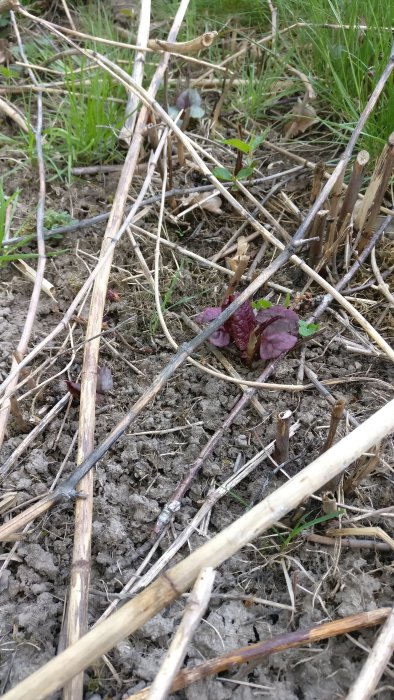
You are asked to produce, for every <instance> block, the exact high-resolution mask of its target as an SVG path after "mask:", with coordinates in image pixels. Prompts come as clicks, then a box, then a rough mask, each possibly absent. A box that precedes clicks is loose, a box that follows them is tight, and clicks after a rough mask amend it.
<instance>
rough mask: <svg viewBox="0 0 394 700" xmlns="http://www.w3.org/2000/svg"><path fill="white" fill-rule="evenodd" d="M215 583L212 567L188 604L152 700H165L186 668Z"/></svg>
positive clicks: (201, 577) (200, 578) (152, 689)
mask: <svg viewBox="0 0 394 700" xmlns="http://www.w3.org/2000/svg"><path fill="white" fill-rule="evenodd" d="M214 580H215V570H214V569H212V568H211V567H208V568H205V569H202V570H201V571H200V574H199V575H198V577H197V579H196V582H195V584H194V586H193V589H192V591H191V593H190V596H189V600H188V601H187V605H186V608H185V611H184V613H183V617H182V621H181V624H180V625H179V627H178V629H177V631H176V634H175V637H174V639H173V640H172V642H171V644H170V647H169V649H168V651H167V653H166V655H165V658H164V661H163V663H162V665H161V667H160V670H159V672H158V674H157V676H156V678H155V680H154V681H153V683H152V685H151V687H150V689H149V693H148V700H165V698H166V697H167V696H168V693H169V691H170V688H171V686H172V684H173V680H174V678H175V676H176V674H177V673H178V671H179V669H180V668H181V666H182V663H183V660H184V658H185V655H186V651H187V647H188V645H189V644H190V641H191V639H192V638H193V635H194V632H195V631H196V629H197V626H198V624H199V622H200V620H201V618H202V616H203V615H204V612H205V610H206V609H207V606H208V603H209V600H210V597H211V592H212V586H213V582H214Z"/></svg>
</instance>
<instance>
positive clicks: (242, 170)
mask: <svg viewBox="0 0 394 700" xmlns="http://www.w3.org/2000/svg"><path fill="white" fill-rule="evenodd" d="M267 133H268V129H265V131H264V133H262V134H260V136H253V137H252V138H251V139H249V141H243V140H242V139H237V138H233V139H226V140H225V141H223V142H222V143H224V144H225V145H226V146H232V147H233V148H236V149H237V151H238V155H237V160H236V164H235V166H234V172H233V173H231V172H230V171H229V170H228V169H227V168H223V167H216V168H214V169H213V171H212V172H213V175H215V177H217V179H218V180H225V181H226V182H228V181H231V180H232V181H233V182H237V181H238V180H247V178H248V177H250V176H251V175H253V171H254V169H255V167H256V165H257V161H256V160H254V158H253V156H254V152H255V150H256V149H257V148H258V147H259V146H261V144H262V143H264V141H265V138H266V136H267ZM243 156H246V158H245V165H244V164H243Z"/></svg>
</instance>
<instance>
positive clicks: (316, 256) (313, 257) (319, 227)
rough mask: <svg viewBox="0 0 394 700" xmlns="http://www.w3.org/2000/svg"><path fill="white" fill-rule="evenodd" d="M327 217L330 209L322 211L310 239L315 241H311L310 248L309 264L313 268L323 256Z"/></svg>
mask: <svg viewBox="0 0 394 700" xmlns="http://www.w3.org/2000/svg"><path fill="white" fill-rule="evenodd" d="M327 216H328V209H320V211H318V212H317V214H316V217H315V220H314V222H313V226H312V229H311V234H310V238H312V239H314V240H312V241H311V243H310V246H309V264H310V266H311V267H315V266H316V265H317V264H318V263H319V262H320V260H321V257H322V255H323V244H324V237H325V230H326V222H327Z"/></svg>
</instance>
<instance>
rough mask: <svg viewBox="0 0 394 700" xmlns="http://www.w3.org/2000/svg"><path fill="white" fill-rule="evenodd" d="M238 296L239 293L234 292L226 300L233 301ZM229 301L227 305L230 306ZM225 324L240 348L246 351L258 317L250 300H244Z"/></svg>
mask: <svg viewBox="0 0 394 700" xmlns="http://www.w3.org/2000/svg"><path fill="white" fill-rule="evenodd" d="M237 296H238V295H237V294H234V295H233V296H231V297H229V298H228V300H226V301H227V302H228V303H231V302H232V301H233V300H234V299H235V298H236V297H237ZM228 303H226V306H228ZM225 325H226V328H228V330H229V333H230V337H231V339H232V340H233V341H234V343H235V345H236V346H237V348H238V350H240V351H241V352H242V353H244V352H245V351H246V349H247V347H248V342H249V336H250V334H251V332H252V331H253V330H254V329H255V328H256V326H257V323H256V317H255V315H254V311H253V309H252V305H251V303H250V301H249V300H248V301H244V303H243V304H241V306H240V307H239V309H237V311H235V312H234V313H233V315H232V316H231V318H230V319H229V320H228V321H227V323H226V324H225Z"/></svg>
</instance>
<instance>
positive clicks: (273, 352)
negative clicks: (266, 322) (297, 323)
mask: <svg viewBox="0 0 394 700" xmlns="http://www.w3.org/2000/svg"><path fill="white" fill-rule="evenodd" d="M273 325H275V324H273ZM268 330H269V328H267V331H266V332H264V333H263V335H262V336H261V342H260V357H261V359H262V360H273V359H275V357H279V355H281V354H282V352H286V351H287V350H291V348H293V347H294V345H295V344H296V342H297V338H296V337H295V336H294V335H290V333H276V332H275V331H274V332H272V333H268Z"/></svg>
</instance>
